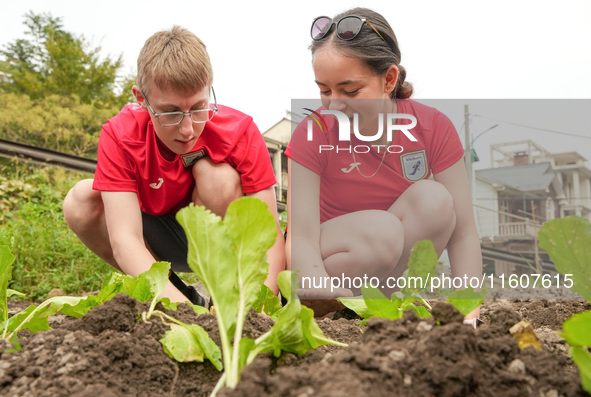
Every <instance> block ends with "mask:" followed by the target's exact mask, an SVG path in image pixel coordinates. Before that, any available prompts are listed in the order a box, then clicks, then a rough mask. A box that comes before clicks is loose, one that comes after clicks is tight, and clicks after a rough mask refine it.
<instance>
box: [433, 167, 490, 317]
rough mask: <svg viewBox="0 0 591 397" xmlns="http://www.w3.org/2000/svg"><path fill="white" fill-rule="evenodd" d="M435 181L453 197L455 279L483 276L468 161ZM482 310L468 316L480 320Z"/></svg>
mask: <svg viewBox="0 0 591 397" xmlns="http://www.w3.org/2000/svg"><path fill="white" fill-rule="evenodd" d="M435 180H436V181H437V182H440V183H441V184H443V185H444V186H445V187H446V188H447V190H448V191H449V192H450V194H451V195H452V197H453V201H454V210H455V213H456V227H455V230H454V232H453V234H452V236H451V238H450V240H449V243H448V244H447V251H448V254H449V260H450V263H451V271H452V275H453V276H454V277H463V276H464V275H466V276H467V277H468V278H470V277H478V278H479V279H480V278H481V277H482V251H481V249H480V239H479V238H478V230H477V229H476V222H475V220H474V208H473V206H472V197H471V193H470V185H469V184H468V178H467V176H466V169H465V167H464V160H463V159H460V160H458V161H457V162H456V163H455V164H454V165H452V166H451V167H449V168H447V169H446V170H444V171H442V172H440V173H438V174H435ZM479 313H480V310H479V309H477V310H475V311H474V312H472V313H470V314H469V315H468V316H466V318H467V319H470V318H475V317H478V315H479Z"/></svg>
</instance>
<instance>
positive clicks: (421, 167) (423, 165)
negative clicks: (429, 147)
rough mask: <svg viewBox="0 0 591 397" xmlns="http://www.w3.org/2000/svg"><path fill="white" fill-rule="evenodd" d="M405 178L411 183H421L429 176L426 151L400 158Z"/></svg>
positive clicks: (422, 150)
mask: <svg viewBox="0 0 591 397" xmlns="http://www.w3.org/2000/svg"><path fill="white" fill-rule="evenodd" d="M400 162H401V164H402V174H403V176H404V177H405V178H406V179H408V180H409V181H411V182H416V181H419V180H421V179H423V178H425V177H426V176H427V174H428V170H429V167H428V164H427V153H426V151H425V149H421V150H417V151H414V152H409V153H404V154H403V155H401V156H400Z"/></svg>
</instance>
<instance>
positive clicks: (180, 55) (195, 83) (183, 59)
mask: <svg viewBox="0 0 591 397" xmlns="http://www.w3.org/2000/svg"><path fill="white" fill-rule="evenodd" d="M212 82H213V70H212V68H211V62H210V60H209V55H208V54H207V50H206V47H205V44H203V42H202V41H201V40H200V39H199V38H198V37H197V36H195V35H194V34H193V33H191V32H190V31H189V30H187V29H184V28H182V27H180V26H173V27H172V29H171V30H170V31H168V30H166V31H161V32H156V33H154V34H153V35H152V36H151V37H150V38H149V39H148V40H146V42H145V44H144V46H143V48H142V50H141V51H140V55H139V56H138V59H137V85H138V86H139V88H140V89H141V90H142V91H143V92H144V93H145V94H146V95H148V93H149V92H150V88H151V84H155V85H156V86H157V87H158V88H160V89H164V88H172V89H175V90H181V91H187V92H195V91H198V90H200V89H201V88H203V87H205V86H207V85H211V84H212Z"/></svg>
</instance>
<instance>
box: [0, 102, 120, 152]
mask: <svg viewBox="0 0 591 397" xmlns="http://www.w3.org/2000/svg"><path fill="white" fill-rule="evenodd" d="M119 110H120V107H119V106H116V105H112V106H109V107H102V108H97V107H96V106H93V105H92V104H85V103H82V102H81V101H80V98H79V97H77V96H75V95H72V96H58V95H48V96H46V97H43V98H41V99H39V100H36V101H33V100H31V99H30V98H29V97H28V96H26V95H23V94H18V93H5V92H2V91H0V138H2V139H7V140H10V141H15V142H22V143H27V144H30V145H34V146H39V147H43V148H46V149H51V150H57V151H61V152H65V153H71V154H74V155H77V156H87V157H94V158H96V152H97V147H98V137H99V134H100V131H101V128H102V125H103V124H104V123H105V122H106V121H107V120H108V119H110V118H111V117H113V116H114V115H116V114H117V113H118V112H119Z"/></svg>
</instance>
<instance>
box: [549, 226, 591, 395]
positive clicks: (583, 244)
mask: <svg viewBox="0 0 591 397" xmlns="http://www.w3.org/2000/svg"><path fill="white" fill-rule="evenodd" d="M538 238H539V241H540V248H542V249H543V250H545V251H546V252H548V254H549V255H550V258H552V261H553V262H554V265H555V266H556V270H557V271H558V272H559V273H561V274H562V275H572V279H573V286H572V290H573V291H574V292H576V293H578V294H580V295H581V296H583V297H584V298H585V299H587V300H591V224H590V223H589V221H588V220H587V219H585V218H581V217H578V216H569V217H566V218H561V219H553V220H551V221H548V222H546V223H544V225H542V228H541V229H540V231H539V233H538ZM562 330H563V332H562V336H563V338H564V340H565V341H566V342H567V343H568V344H569V345H570V349H569V352H570V354H571V357H572V359H573V361H574V362H575V363H576V364H577V367H578V368H579V373H580V375H581V385H582V386H583V389H585V390H586V391H587V392H589V393H591V354H589V348H591V332H589V330H591V311H587V312H583V313H577V314H574V315H573V316H571V317H570V318H569V319H567V320H566V321H565V322H564V323H563V324H562Z"/></svg>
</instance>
